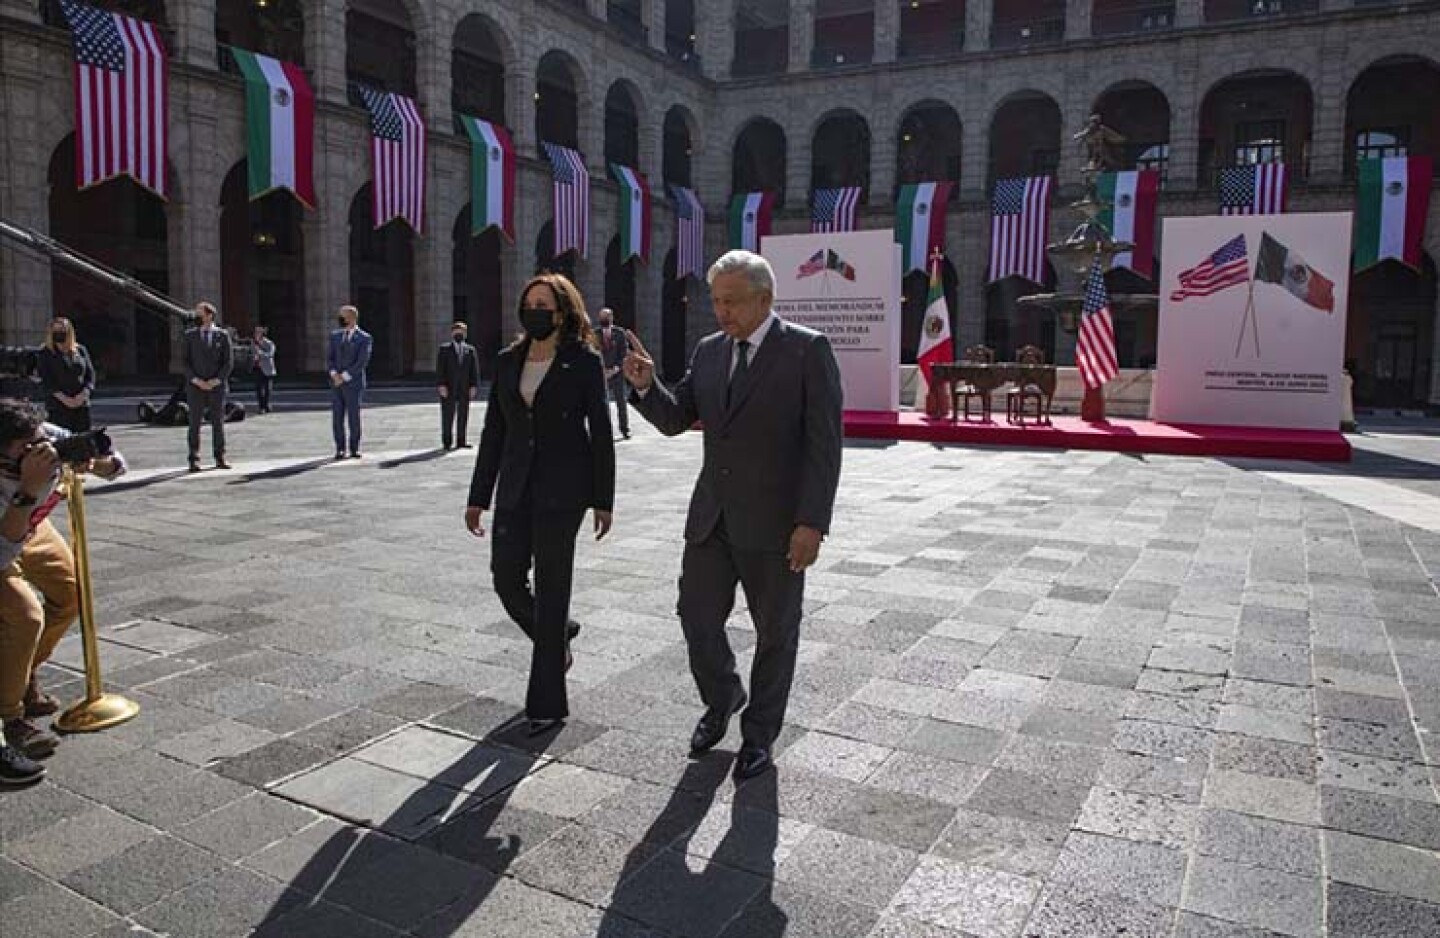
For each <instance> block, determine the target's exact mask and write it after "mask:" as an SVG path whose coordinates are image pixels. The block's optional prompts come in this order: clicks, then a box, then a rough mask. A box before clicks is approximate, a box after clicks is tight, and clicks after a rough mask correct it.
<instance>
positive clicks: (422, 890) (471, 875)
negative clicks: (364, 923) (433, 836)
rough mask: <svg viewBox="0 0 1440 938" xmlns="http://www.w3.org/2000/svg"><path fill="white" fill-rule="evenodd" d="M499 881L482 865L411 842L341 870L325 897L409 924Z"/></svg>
mask: <svg viewBox="0 0 1440 938" xmlns="http://www.w3.org/2000/svg"><path fill="white" fill-rule="evenodd" d="M496 882H497V879H496V877H494V876H493V875H492V874H490V873H488V872H486V871H484V870H481V869H479V868H477V867H474V866H471V865H469V864H467V863H461V862H460V861H458V860H455V859H452V858H450V857H447V856H443V855H441V854H438V853H434V852H432V851H429V850H426V849H424V848H423V847H417V846H412V845H409V844H406V845H402V846H400V847H398V848H397V849H395V850H394V851H392V852H389V853H387V854H386V855H384V856H382V857H380V858H379V859H377V860H376V861H375V862H373V863H370V864H368V865H365V866H361V867H358V868H356V867H348V868H346V869H344V870H342V871H340V872H339V874H338V875H337V877H336V879H335V882H334V885H333V886H331V888H329V889H327V890H326V891H325V897H326V899H327V900H329V901H331V902H334V903H336V904H338V905H342V906H345V907H346V908H349V909H351V910H352V911H355V912H358V913H360V914H361V915H364V916H366V917H367V918H372V919H375V920H377V921H381V922H384V923H386V924H387V925H390V926H392V927H396V928H406V929H408V928H411V927H413V925H414V923H415V922H418V921H420V920H421V919H423V918H424V917H425V916H427V915H429V914H431V913H432V912H434V911H436V910H438V909H444V908H446V907H447V906H449V905H450V904H451V903H453V902H455V901H457V900H460V899H461V898H462V897H464V896H467V895H471V896H473V895H475V894H476V893H477V892H479V893H481V894H482V895H483V894H485V893H486V892H487V891H488V889H490V888H493V886H494V885H495V884H496Z"/></svg>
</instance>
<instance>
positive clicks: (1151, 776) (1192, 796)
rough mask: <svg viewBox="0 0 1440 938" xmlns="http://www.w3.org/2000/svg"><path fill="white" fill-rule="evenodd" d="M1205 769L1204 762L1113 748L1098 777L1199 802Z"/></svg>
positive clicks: (1144, 791) (1129, 787) (1137, 789)
mask: <svg viewBox="0 0 1440 938" xmlns="http://www.w3.org/2000/svg"><path fill="white" fill-rule="evenodd" d="M1205 771H1206V766H1205V763H1203V762H1191V761H1188V760H1185V759H1174V758H1167V757H1163V756H1147V755H1142V754H1140V753H1133V752H1114V751H1111V752H1109V753H1107V754H1106V756H1105V762H1104V764H1103V765H1101V767H1100V774H1099V776H1098V778H1097V781H1098V782H1099V783H1100V784H1104V785H1108V786H1110V787H1111V788H1118V789H1121V790H1124V791H1134V792H1140V793H1141V794H1149V795H1164V796H1166V797H1168V798H1177V799H1179V800H1181V801H1186V802H1197V801H1199V800H1200V791H1201V788H1202V786H1203V785H1204V782H1205Z"/></svg>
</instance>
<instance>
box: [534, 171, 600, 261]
mask: <svg viewBox="0 0 1440 938" xmlns="http://www.w3.org/2000/svg"><path fill="white" fill-rule="evenodd" d="M544 146H545V155H546V156H547V157H549V158H550V174H551V177H552V178H553V179H554V180H555V187H554V188H555V256H556V257H559V256H560V255H561V254H564V253H565V252H566V251H570V250H574V251H578V252H579V254H580V256H581V257H589V256H590V173H589V171H588V170H586V169H585V157H583V156H581V155H580V153H579V151H578V150H572V149H570V148H569V147H562V146H560V145H559V144H555V143H547V144H545V145H544Z"/></svg>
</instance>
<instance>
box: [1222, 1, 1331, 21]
mask: <svg viewBox="0 0 1440 938" xmlns="http://www.w3.org/2000/svg"><path fill="white" fill-rule="evenodd" d="M1318 9H1320V2H1319V0H1206V3H1205V22H1207V23H1233V22H1237V21H1243V20H1257V19H1264V18H1266V17H1270V16H1289V15H1291V14H1294V13H1314V12H1315V11H1316V10H1318Z"/></svg>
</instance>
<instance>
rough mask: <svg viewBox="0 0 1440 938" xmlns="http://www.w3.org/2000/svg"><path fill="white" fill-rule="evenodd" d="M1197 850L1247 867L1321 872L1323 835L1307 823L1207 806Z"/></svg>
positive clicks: (1303, 873)
mask: <svg viewBox="0 0 1440 938" xmlns="http://www.w3.org/2000/svg"><path fill="white" fill-rule="evenodd" d="M1195 850H1196V852H1197V853H1199V854H1200V855H1202V856H1210V857H1219V858H1220V859H1222V860H1231V861H1234V862H1236V863H1241V864H1245V865H1247V866H1263V867H1266V868H1267V869H1272V870H1280V871H1282V872H1285V873H1294V874H1295V875H1297V876H1318V875H1320V834H1319V831H1317V830H1316V829H1315V828H1313V827H1307V826H1304V825H1299V824H1287V823H1285V822H1283V821H1271V820H1266V819H1265V818H1258V817H1251V816H1249V815H1245V814H1237V813H1235V812H1233V811H1224V810H1212V809H1205V810H1202V811H1201V812H1200V819H1199V826H1198V829H1197V830H1196V834H1195Z"/></svg>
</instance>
